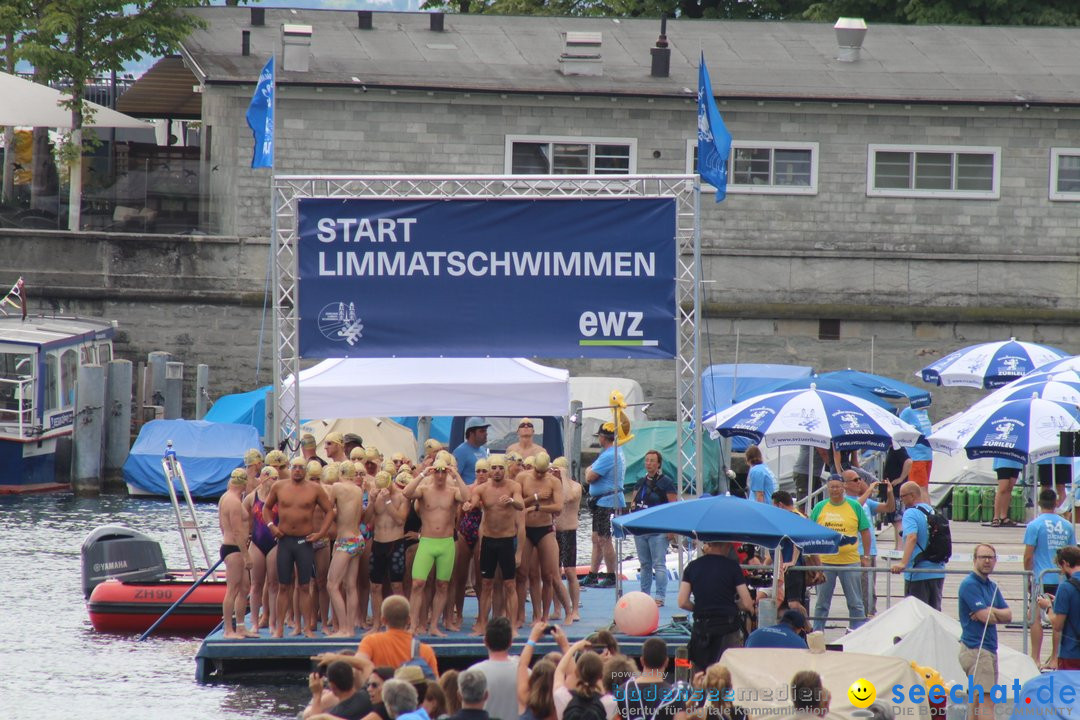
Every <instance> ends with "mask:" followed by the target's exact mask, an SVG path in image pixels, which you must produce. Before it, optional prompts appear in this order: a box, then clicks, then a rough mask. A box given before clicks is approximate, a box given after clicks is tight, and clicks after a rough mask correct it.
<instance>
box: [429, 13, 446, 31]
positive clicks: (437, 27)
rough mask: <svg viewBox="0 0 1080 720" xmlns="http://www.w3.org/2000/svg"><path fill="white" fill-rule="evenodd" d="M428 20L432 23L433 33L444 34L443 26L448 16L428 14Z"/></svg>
mask: <svg viewBox="0 0 1080 720" xmlns="http://www.w3.org/2000/svg"><path fill="white" fill-rule="evenodd" d="M428 19H429V20H430V22H431V32H442V31H443V24H444V22H445V20H446V15H445V14H443V13H441V12H433V13H428Z"/></svg>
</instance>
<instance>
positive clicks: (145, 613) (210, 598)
mask: <svg viewBox="0 0 1080 720" xmlns="http://www.w3.org/2000/svg"><path fill="white" fill-rule="evenodd" d="M191 584H192V579H191V576H190V575H184V576H179V575H178V576H175V577H166V578H164V579H162V580H151V581H148V582H128V581H121V580H115V579H113V580H106V581H104V582H103V583H101V584H99V585H98V586H97V587H95V588H94V589H93V591H92V592H91V593H90V599H89V600H88V601H87V603H86V608H87V610H88V611H89V612H90V623H91V624H92V625H93V626H94V629H95V630H97V631H98V632H119V633H141V632H144V631H146V630H147V629H148V628H149V627H150V626H151V625H153V624H154V621H156V620H157V619H158V618H159V617H161V615H162V614H163V613H164V612H165V611H166V610H168V609H169V607H171V606H172V604H173V603H174V602H176V601H177V600H179V599H180V596H181V595H183V594H184V593H185V592H187V591H188V589H189V588H190V587H191ZM224 599H225V581H224V578H223V577H220V576H219V579H218V580H207V581H206V582H204V583H203V584H202V585H200V586H199V587H197V588H195V592H193V593H191V595H189V596H188V597H187V599H185V600H184V602H183V603H181V604H180V606H179V607H178V608H176V610H174V611H173V613H172V615H170V616H169V617H168V618H167V619H166V620H165V622H163V623H162V624H161V625H160V626H158V630H159V631H161V632H165V633H169V632H173V633H198V634H201V635H205V634H207V633H209V632H210V631H211V630H213V629H214V628H215V627H217V625H218V623H220V622H221V603H222V601H223V600H224Z"/></svg>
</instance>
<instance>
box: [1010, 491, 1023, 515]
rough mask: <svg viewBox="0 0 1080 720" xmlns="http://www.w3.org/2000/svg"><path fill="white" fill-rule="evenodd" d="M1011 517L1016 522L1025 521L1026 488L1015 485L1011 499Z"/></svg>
mask: <svg viewBox="0 0 1080 720" xmlns="http://www.w3.org/2000/svg"><path fill="white" fill-rule="evenodd" d="M1009 517H1010V518H1012V519H1013V520H1014V521H1015V522H1023V521H1024V489H1023V488H1018V487H1014V488H1013V490H1012V497H1011V498H1010V499H1009Z"/></svg>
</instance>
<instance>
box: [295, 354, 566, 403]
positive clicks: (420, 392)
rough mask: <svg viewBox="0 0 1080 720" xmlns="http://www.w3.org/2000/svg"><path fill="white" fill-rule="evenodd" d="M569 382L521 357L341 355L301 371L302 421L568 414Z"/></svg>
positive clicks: (562, 375)
mask: <svg viewBox="0 0 1080 720" xmlns="http://www.w3.org/2000/svg"><path fill="white" fill-rule="evenodd" d="M569 381H570V373H569V371H567V370H558V369H556V368H549V367H544V366H543V365H537V364H536V363H534V362H531V361H529V360H524V359H521V358H377V359H358V358H350V359H345V358H338V359H331V360H324V361H322V362H321V363H319V364H318V365H316V366H314V367H312V368H308V369H307V370H302V371H301V372H300V417H305V418H332V417H384V416H401V415H516V416H520V415H558V416H561V415H566V414H567V412H569V408H570V382H569ZM292 382H293V379H292V376H290V377H289V378H288V379H286V381H285V385H286V387H288V386H290V385H291V384H292Z"/></svg>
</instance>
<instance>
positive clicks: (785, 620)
mask: <svg viewBox="0 0 1080 720" xmlns="http://www.w3.org/2000/svg"><path fill="white" fill-rule="evenodd" d="M807 630H808V628H807V624H806V616H805V615H803V614H802V613H801V612H799V611H798V610H787V611H785V612H784V614H783V615H781V616H780V622H779V623H777V624H776V625H770V626H767V627H759V628H758V629H757V630H755V631H754V632H752V633H750V635H749V636H748V637H747V638H746V645H745V647H748V648H796V649H802V650H805V649H806V632H807Z"/></svg>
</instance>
